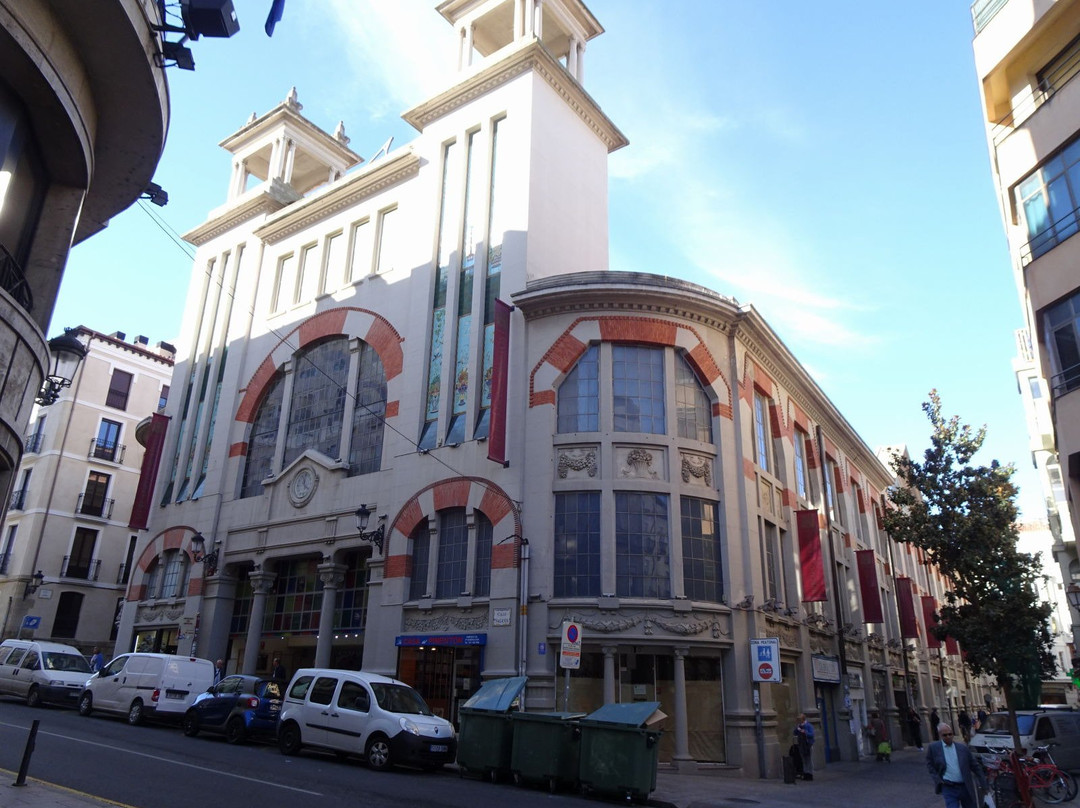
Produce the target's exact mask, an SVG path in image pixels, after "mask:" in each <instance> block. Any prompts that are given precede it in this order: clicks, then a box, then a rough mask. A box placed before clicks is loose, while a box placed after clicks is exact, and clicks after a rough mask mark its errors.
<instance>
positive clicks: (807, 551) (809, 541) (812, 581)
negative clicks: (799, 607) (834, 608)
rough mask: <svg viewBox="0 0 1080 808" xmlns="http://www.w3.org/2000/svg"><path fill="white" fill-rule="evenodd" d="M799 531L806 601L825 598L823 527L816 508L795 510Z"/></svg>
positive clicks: (800, 559) (801, 567) (800, 560)
mask: <svg viewBox="0 0 1080 808" xmlns="http://www.w3.org/2000/svg"><path fill="white" fill-rule="evenodd" d="M795 520H796V521H795V524H796V526H797V527H798V531H799V567H800V569H801V570H802V585H803V594H802V599H803V602H804V603H812V602H814V601H823V600H825V563H824V562H823V561H822V560H821V528H820V527H819V522H818V512H817V511H816V510H808V511H795Z"/></svg>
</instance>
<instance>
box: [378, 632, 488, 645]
mask: <svg viewBox="0 0 1080 808" xmlns="http://www.w3.org/2000/svg"><path fill="white" fill-rule="evenodd" d="M394 645H396V646H399V647H405V648H416V647H419V646H421V645H449V646H462V645H487V634H401V635H399V636H397V637H395V638H394Z"/></svg>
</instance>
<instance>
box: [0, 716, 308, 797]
mask: <svg viewBox="0 0 1080 808" xmlns="http://www.w3.org/2000/svg"><path fill="white" fill-rule="evenodd" d="M0 727H13V728H14V729H21V730H25V729H26V727H24V726H22V725H20V724H8V723H7V722H4V721H0ZM38 735H51V736H52V737H54V738H63V739H64V740H65V741H75V742H77V743H85V744H88V745H90V746H99V747H101V748H102V749H108V750H110V751H112V752H125V753H127V754H129V755H136V756H138V757H144V758H150V759H151V760H157V761H160V762H161V763H171V764H172V765H174V766H184V767H186V768H189V769H198V770H199V771H201V772H212V773H213V774H219V775H221V776H222V777H233V778H235V779H237V780H247V781H248V782H249V783H258V784H260V785H264V786H273V787H274V788H283V789H285V790H286V791H298V792H300V793H301V794H311V795H313V796H315V797H321V796H323V795H322V794H321V793H320V792H318V791H309V790H308V789H306V788H294V787H293V786H283V785H279V784H278V783H268V782H266V781H265V780H260V779H258V778H257V777H244V775H242V774H234V773H233V772H226V771H221V770H220V769H208V768H207V767H205V766H196V765H195V764H194V763H183V762H181V761H179V760H171V759H170V758H166V757H159V756H158V755H148V754H147V753H146V752H136V751H134V750H132V749H120V748H117V747H115V746H110V745H109V744H107V743H98V742H97V741H87V740H85V739H83V738H73V737H72V736H70V735H61V734H60V733H59V732H48V731H46V730H38Z"/></svg>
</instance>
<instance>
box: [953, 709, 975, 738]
mask: <svg viewBox="0 0 1080 808" xmlns="http://www.w3.org/2000/svg"><path fill="white" fill-rule="evenodd" d="M956 723H957V724H959V725H960V734H961V735H962V736H963V738H964V743H967V742H968V741H970V740H971V716H970V715H968V711H967V710H964V709H961V710H960V712H959V713H957V714H956Z"/></svg>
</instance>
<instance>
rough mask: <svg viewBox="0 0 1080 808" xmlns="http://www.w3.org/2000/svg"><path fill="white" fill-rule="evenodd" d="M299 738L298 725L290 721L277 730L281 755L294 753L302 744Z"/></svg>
mask: <svg viewBox="0 0 1080 808" xmlns="http://www.w3.org/2000/svg"><path fill="white" fill-rule="evenodd" d="M303 745H304V744H303V741H301V740H300V727H299V726H298V725H297V724H296V723H294V722H292V721H290V722H288V723H287V724H284V725H283V726H282V727H281V729H279V730H278V749H280V750H281V754H283V755H295V754H296V753H297V752H299V751H300V747H301V746H303Z"/></svg>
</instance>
